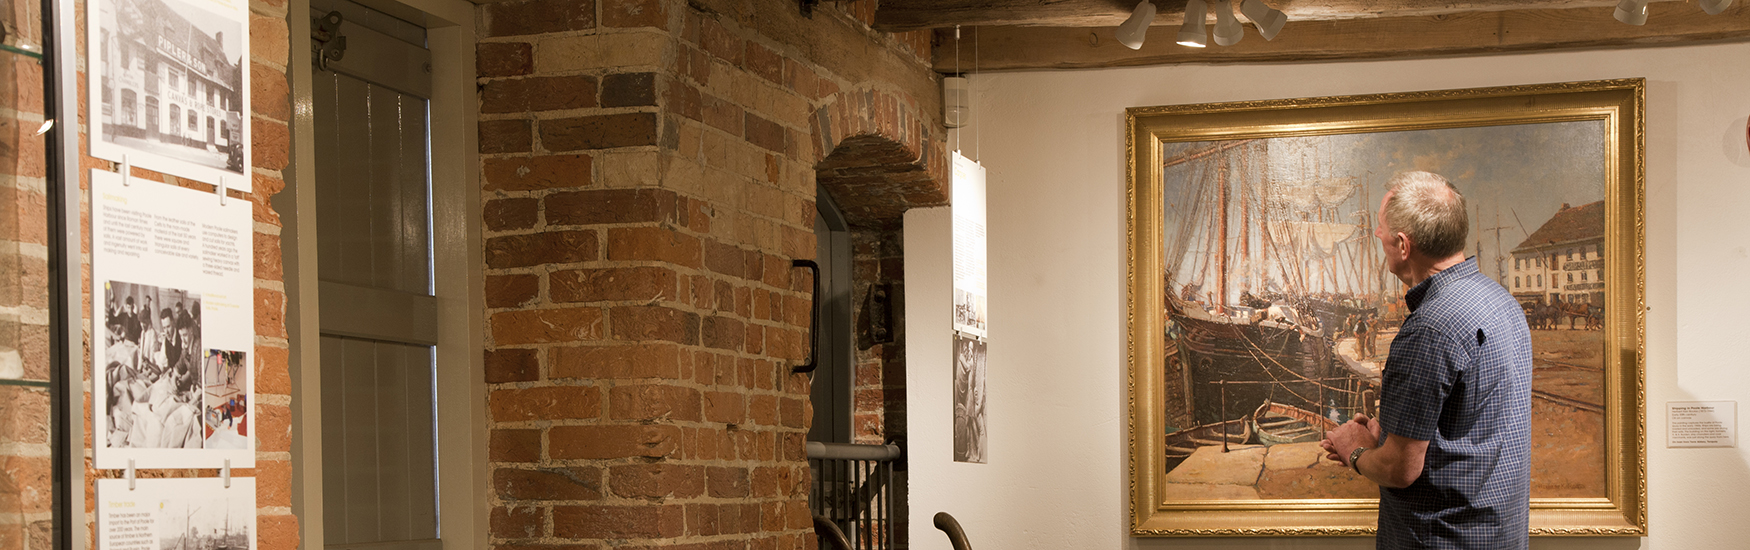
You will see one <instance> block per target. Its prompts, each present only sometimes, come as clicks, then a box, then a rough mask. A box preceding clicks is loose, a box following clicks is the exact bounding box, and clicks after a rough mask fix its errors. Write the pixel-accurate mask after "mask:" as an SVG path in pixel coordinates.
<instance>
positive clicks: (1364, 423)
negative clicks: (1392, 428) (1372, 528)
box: [1319, 415, 1428, 489]
mask: <svg viewBox="0 0 1750 550" xmlns="http://www.w3.org/2000/svg"><path fill="white" fill-rule="evenodd" d="M1379 435H1380V424H1379V422H1378V421H1376V420H1373V419H1371V418H1368V417H1367V416H1366V415H1356V416H1355V419H1353V420H1350V421H1348V422H1346V423H1344V424H1343V425H1342V426H1338V427H1337V429H1336V430H1333V431H1331V432H1329V433H1326V434H1325V440H1324V441H1322V442H1320V443H1319V446H1321V447H1323V448H1324V449H1325V452H1326V453H1328V454H1327V455H1325V457H1326V458H1329V459H1331V460H1335V461H1337V462H1339V463H1342V464H1343V465H1344V466H1348V467H1350V468H1354V469H1355V470H1356V471H1358V472H1361V475H1362V476H1363V477H1366V478H1367V479H1368V481H1372V482H1374V483H1375V484H1377V485H1380V486H1384V487H1391V488H1393V489H1402V488H1404V487H1409V486H1410V484H1411V483H1415V482H1416V479H1417V478H1420V477H1422V459H1423V458H1425V457H1426V456H1427V455H1428V442H1427V441H1426V440H1421V439H1410V438H1408V437H1404V436H1400V435H1396V434H1386V438H1385V445H1382V446H1379V447H1374V446H1373V442H1375V441H1379ZM1360 447H1367V450H1366V451H1362V453H1361V459H1360V460H1359V462H1360V463H1361V465H1360V467H1356V466H1355V465H1354V464H1350V463H1349V457H1350V455H1351V454H1352V453H1354V451H1355V449H1357V448H1360Z"/></svg>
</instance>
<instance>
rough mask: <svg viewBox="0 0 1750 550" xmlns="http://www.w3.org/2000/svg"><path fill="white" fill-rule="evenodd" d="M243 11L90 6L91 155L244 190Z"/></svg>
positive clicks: (169, 4) (207, 1) (172, 3)
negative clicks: (94, 123) (93, 125)
mask: <svg viewBox="0 0 1750 550" xmlns="http://www.w3.org/2000/svg"><path fill="white" fill-rule="evenodd" d="M247 8H248V4H247V3H246V2H241V1H237V0H93V1H92V2H91V6H90V9H91V10H92V11H93V12H95V13H96V17H91V18H90V21H89V23H88V25H89V29H88V39H89V42H88V43H89V44H94V45H95V46H94V47H92V48H91V49H90V55H91V58H89V59H87V60H86V61H87V63H86V66H87V67H88V68H89V69H90V73H91V74H90V78H91V80H92V81H93V82H95V83H96V85H95V86H92V87H91V90H90V94H91V96H90V98H89V99H90V103H91V105H95V106H99V109H98V110H97V111H96V112H95V113H93V114H94V115H96V116H95V118H96V119H97V122H98V127H97V128H94V129H93V130H94V131H92V132H91V133H90V134H91V154H92V156H95V157H98V158H102V159H106V160H111V161H115V162H124V161H126V162H128V163H130V164H132V165H133V166H138V167H141V168H146V169H150V170H155V171H159V172H163V173H166V174H171V175H175V176H179V177H185V178H190V179H194V180H196V181H201V182H205V183H210V184H215V185H216V184H218V183H220V178H223V179H224V184H225V186H226V187H227V188H231V189H240V190H243V191H249V190H250V188H251V178H250V177H249V174H248V169H249V158H250V157H249V155H250V150H249V124H250V120H249V115H248V113H249V65H248V64H249V35H248V30H249V27H248V21H249V19H248V11H247Z"/></svg>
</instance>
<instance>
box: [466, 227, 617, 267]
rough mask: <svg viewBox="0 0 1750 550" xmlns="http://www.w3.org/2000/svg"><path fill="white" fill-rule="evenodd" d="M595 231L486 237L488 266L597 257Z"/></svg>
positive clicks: (558, 261) (556, 261) (577, 260)
mask: <svg viewBox="0 0 1750 550" xmlns="http://www.w3.org/2000/svg"><path fill="white" fill-rule="evenodd" d="M596 242H597V241H596V234H595V232H594V231H549V232H545V233H535V234H532V235H509V236H504V237H492V238H489V239H486V266H487V267H490V268H493V269H504V268H509V267H527V266H531V265H540V264H563V263H574V262H582V261H587V260H594V259H596V258H597V257H598V254H597V251H596V246H597V244H596Z"/></svg>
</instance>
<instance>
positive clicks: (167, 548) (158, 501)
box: [97, 477, 256, 550]
mask: <svg viewBox="0 0 1750 550" xmlns="http://www.w3.org/2000/svg"><path fill="white" fill-rule="evenodd" d="M227 485H228V486H227ZM255 535H256V524H255V478H252V477H234V478H231V479H230V481H229V482H227V481H226V480H224V479H220V478H210V477H191V478H159V479H135V480H127V479H100V480H97V548H98V549H99V550H185V549H196V548H210V549H214V550H254V548H255V547H256V544H255V543H256V536H255Z"/></svg>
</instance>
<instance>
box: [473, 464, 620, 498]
mask: <svg viewBox="0 0 1750 550" xmlns="http://www.w3.org/2000/svg"><path fill="white" fill-rule="evenodd" d="M492 488H493V490H494V491H495V492H496V496H497V497H498V498H501V499H515V500H599V499H601V498H602V471H601V469H600V468H594V467H589V466H577V467H570V468H541V469H536V470H524V469H515V468H500V469H498V470H494V471H493V472H492Z"/></svg>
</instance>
